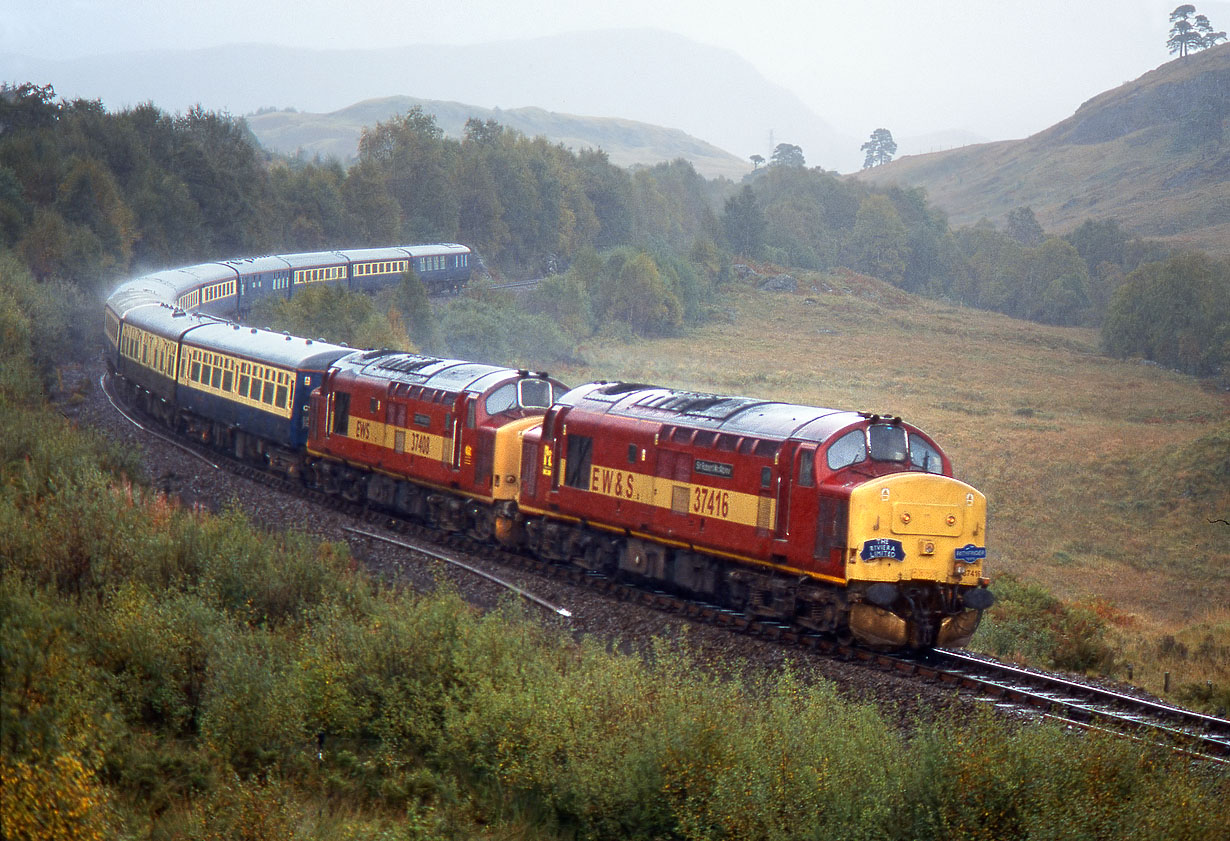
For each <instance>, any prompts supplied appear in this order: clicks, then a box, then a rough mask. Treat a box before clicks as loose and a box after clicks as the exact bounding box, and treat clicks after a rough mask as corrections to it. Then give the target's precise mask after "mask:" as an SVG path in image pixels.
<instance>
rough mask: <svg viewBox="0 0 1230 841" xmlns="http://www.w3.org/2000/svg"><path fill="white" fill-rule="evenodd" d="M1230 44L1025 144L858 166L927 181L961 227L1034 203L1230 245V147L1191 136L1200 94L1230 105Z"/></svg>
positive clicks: (1053, 218) (1153, 75)
mask: <svg viewBox="0 0 1230 841" xmlns="http://www.w3.org/2000/svg"><path fill="white" fill-rule="evenodd" d="M1227 79H1230V44H1227V45H1223V46H1220V47H1217V48H1215V49H1211V50H1206V51H1204V52H1201V53H1198V54H1196V55H1194V56H1191V57H1189V58H1188V59H1185V60H1175V61H1171V62H1168V63H1167V64H1164V65H1162V66H1161V67H1159V68H1157V69H1155V70H1153V71H1150V72H1149V73H1146V74H1145V75H1144V76H1142V77H1140V78H1139V79H1136V80H1135V81H1133V82H1129V83H1127V84H1124V85H1122V86H1120V87H1119V88H1116V89H1114V90H1111V91H1107V92H1105V93H1103V94H1100V95H1099V96H1097V97H1094V98H1093V99H1091V100H1089V101H1088V102H1086V103H1085V104H1084V105H1082V106H1081V107H1080V109H1079V110H1078V111H1077V112H1076V113H1075V114H1074V115H1073V116H1072V117H1070V118H1068V119H1067V120H1064V121H1063V122H1060V123H1058V124H1057V125H1055V126H1053V127H1051V128H1049V129H1047V130H1046V131H1042V132H1039V133H1038V134H1035V135H1033V136H1032V137H1028V138H1026V139H1024V140H1009V141H1001V142H998V143H986V144H979V145H975V146H967V147H963V148H959V149H950V150H947V151H944V152H936V153H934V154H929V155H911V156H907V157H904V158H901V159H899V160H896V161H894V162H893V163H891V164H889V165H887V166H882V167H874V168H872V169H869V170H864V171H863V172H861V173H859V175H858V178H860V179H862V180H865V181H867V182H869V183H872V184H877V185H881V186H883V185H887V184H902V185H910V186H922V187H925V188H926V190H927V194H928V196H929V197H930V199H931V200H932V202H933V203H934V204H935V205H937V206H939V207H941V208H943V209H944V210H945V211H946V212H948V213H949V214H950V216H951V219H952V221H953V223H954V224H958V225H967V224H972V223H974V222H976V221H978V219H980V218H982V217H986V218H988V219H991V220H993V221H997V222H999V223H1001V224H1002V222H1003V218H1004V216H1005V215H1006V214H1007V213H1008V211H1010V210H1012V209H1013V208H1016V207H1021V206H1023V205H1028V206H1030V207H1032V208H1033V210H1034V212H1035V214H1036V215H1037V217H1038V220H1039V221H1040V222H1041V223H1042V225H1043V227H1045V228H1047V229H1048V230H1056V231H1059V232H1066V231H1068V230H1070V229H1072V228H1075V227H1076V226H1077V225H1079V224H1080V223H1081V222H1083V221H1085V220H1086V219H1088V218H1098V219H1104V218H1110V217H1113V218H1116V219H1118V220H1119V221H1120V222H1121V223H1122V224H1123V225H1124V227H1125V228H1127V229H1128V230H1130V231H1132V232H1134V233H1137V234H1140V235H1142V236H1147V237H1151V238H1158V239H1163V240H1167V241H1170V242H1173V243H1174V244H1176V245H1185V246H1191V247H1194V248H1199V249H1202V250H1205V251H1208V252H1210V253H1214V254H1219V255H1226V254H1227V253H1230V214H1228V213H1227V210H1226V209H1227V207H1230V149H1228V147H1227V144H1226V142H1225V141H1224V140H1223V142H1222V144H1221V145H1220V146H1214V145H1210V144H1204V145H1195V146H1192V145H1191V144H1189V143H1187V142H1186V139H1187V138H1188V137H1189V136H1190V129H1189V128H1188V127H1187V126H1186V125H1185V121H1187V120H1189V119H1190V118H1191V116H1192V113H1193V112H1192V109H1193V108H1194V107H1195V106H1196V105H1197V104H1198V103H1199V102H1200V101H1201V100H1207V101H1208V102H1215V103H1217V104H1218V107H1220V108H1222V109H1223V110H1225V109H1227V108H1228V107H1230V105H1228V104H1227V100H1228V99H1230V87H1228V86H1227V84H1226V82H1227Z"/></svg>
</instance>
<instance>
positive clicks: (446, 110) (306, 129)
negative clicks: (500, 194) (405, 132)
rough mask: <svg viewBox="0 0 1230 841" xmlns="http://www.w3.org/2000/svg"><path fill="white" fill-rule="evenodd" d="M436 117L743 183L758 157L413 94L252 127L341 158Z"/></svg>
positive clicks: (300, 148)
mask: <svg viewBox="0 0 1230 841" xmlns="http://www.w3.org/2000/svg"><path fill="white" fill-rule="evenodd" d="M416 106H418V107H421V108H422V109H423V111H424V112H426V113H428V114H433V115H434V116H435V118H436V125H438V126H439V127H440V128H441V129H442V130H443V131H444V133H445V134H446V135H448V136H449V137H453V138H458V139H460V138H461V137H462V136H463V133H464V131H465V124H466V120H468V119H470V118H471V117H476V118H478V119H480V120H495V121H496V122H498V123H499V124H500V125H502V126H507V127H509V128H513V129H516V130H517V131H519V132H521V133H522V134H524V135H526V136H527V137H539V136H542V137H546V138H547V139H549V140H550V141H551V142H553V143H562V144H564V145H565V146H567V147H568V148H570V149H574V150H580V149H602V150H603V151H605V152H606V153H607V155H608V156H609V157H610V160H611V163H613V164H615V165H617V166H624V167H632V166H636V165H646V166H652V165H653V164H656V163H659V162H661V161H671V160H676V159H678V158H684V159H686V160H688V161H691V162H692V165H693V167H695V169H696V171H697V172H699V173H700V174H701V175H703V176H705V177H706V178H718V177H725V178H729V179H731V180H732V181H738V180H739V179H740V178H742V177H743V176H744V175H746V174H747V173H748V172H750V171H751V168H752V166H751V162H750V161H748V160H747V159H745V158H736V157H735V156H734V155H732V154H730V153H729V152H725V151H723V150H721V149H719V148H717V147H716V146H713V145H711V144H709V143H705V142H704V141H703V140H697V139H696V138H695V137H692V136H691V135H688V134H685V133H684V132H682V131H679V130H678V129H668V128H662V127H660V126H653V125H649V124H648V123H638V122H634V121H632V120H619V119H615V118H612V117H578V116H574V115H572V114H557V113H554V112H552V111H544V110H543V109H541V108H514V109H511V110H507V111H505V110H503V109H500V108H479V107H478V106H475V105H463V104H461V103H459V102H439V101H436V100H430V99H417V98H415V97H409V96H391V97H385V98H383V99H371V100H367V101H366V102H360V103H358V104H357V105H352V106H350V107H349V108H343V109H342V110H340V111H334V112H332V113H329V114H305V113H300V112H293V111H272V112H261V113H257V114H250V115H248V116H247V118H246V119H247V121H248V126H249V127H250V128H251V129H252V132H253V133H254V134H255V135H256V137H257V139H258V140H260V142H261V145H263V146H264V147H265V148H266V149H270V150H273V151H275V152H280V153H282V154H285V155H294V154H297V153H298V154H302V155H303V156H305V157H308V158H311V157H313V156H315V155H320V156H321V157H334V158H337V159H338V160H340V161H342V162H347V161H349V160H350V159H351V158H353V157H354V156H355V155H356V154H357V152H358V149H359V135H360V134H361V132H362V130H363V129H364V128H365V127H368V126H374V125H375V124H376V123H378V122H382V121H386V120H388V119H389V118H390V117H392V116H394V115H396V114H405V113H407V112H408V111H409V110H410V109H411V108H414V107H416Z"/></svg>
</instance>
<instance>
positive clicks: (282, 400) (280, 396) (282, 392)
mask: <svg viewBox="0 0 1230 841" xmlns="http://www.w3.org/2000/svg"><path fill="white" fill-rule="evenodd" d="M286 398H287V390H286V386H284V385H280V386H278V391H277V396H276V397H275V398H274V401H273V405H275V406H277V407H278V408H279V409H285V408H286Z"/></svg>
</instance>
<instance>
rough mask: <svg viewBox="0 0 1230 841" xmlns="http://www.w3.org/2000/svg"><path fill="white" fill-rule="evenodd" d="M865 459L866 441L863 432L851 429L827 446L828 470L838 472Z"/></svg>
mask: <svg viewBox="0 0 1230 841" xmlns="http://www.w3.org/2000/svg"><path fill="white" fill-rule="evenodd" d="M866 458H867V441H866V439H865V438H864V437H863V430H861V429H852V430H850V431H849V432H847V433H846V434H845V435H843V436H841V437H840V438H838V439H837V440H836V441H834V442H833V443H832V444H831V445H830V446H829V452H828V464H829V470H840V469H841V468H843V467H849V466H850V465H851V464H858V463H859V462H860V461H864V460H866Z"/></svg>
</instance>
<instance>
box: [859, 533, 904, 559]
mask: <svg viewBox="0 0 1230 841" xmlns="http://www.w3.org/2000/svg"><path fill="white" fill-rule="evenodd" d="M858 556H859V557H860V558H862V559H863V560H864V561H870V560H874V559H876V558H892V559H893V560H894V561H904V560H905V549H904V548H902V546H901V541H900V540H889V539H888V538H884V537H877V538H876V539H875V540H868V541H865V542H864V543H863V551H862V552H860V553H859V555H858Z"/></svg>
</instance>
